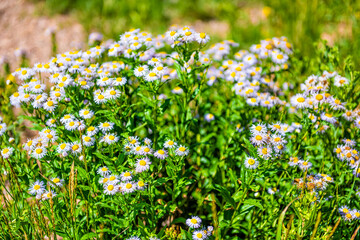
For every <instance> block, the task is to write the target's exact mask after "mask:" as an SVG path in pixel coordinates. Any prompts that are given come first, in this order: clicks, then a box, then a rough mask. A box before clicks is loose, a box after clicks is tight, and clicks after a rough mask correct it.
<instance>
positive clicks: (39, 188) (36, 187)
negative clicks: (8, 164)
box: [29, 180, 45, 195]
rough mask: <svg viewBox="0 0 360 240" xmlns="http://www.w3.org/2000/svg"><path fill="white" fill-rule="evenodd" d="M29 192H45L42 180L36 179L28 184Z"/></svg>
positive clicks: (33, 193) (39, 193)
mask: <svg viewBox="0 0 360 240" xmlns="http://www.w3.org/2000/svg"><path fill="white" fill-rule="evenodd" d="M29 192H30V194H31V195H41V194H42V193H43V192H45V185H44V183H43V182H42V181H39V180H37V181H36V182H34V183H33V184H31V185H30V188H29Z"/></svg>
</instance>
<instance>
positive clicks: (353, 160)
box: [334, 139, 360, 177]
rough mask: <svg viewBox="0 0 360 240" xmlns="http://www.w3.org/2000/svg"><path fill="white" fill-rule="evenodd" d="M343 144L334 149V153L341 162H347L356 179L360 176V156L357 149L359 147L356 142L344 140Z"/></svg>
mask: <svg viewBox="0 0 360 240" xmlns="http://www.w3.org/2000/svg"><path fill="white" fill-rule="evenodd" d="M341 142H342V143H343V144H339V145H337V147H336V148H335V149H334V153H336V156H337V157H338V159H340V161H343V162H344V161H345V162H346V164H347V165H348V166H349V167H350V168H351V169H352V172H353V174H354V176H355V177H359V176H360V167H359V164H360V156H359V152H358V150H357V149H356V148H355V146H356V145H357V143H356V141H355V140H351V139H342V140H341Z"/></svg>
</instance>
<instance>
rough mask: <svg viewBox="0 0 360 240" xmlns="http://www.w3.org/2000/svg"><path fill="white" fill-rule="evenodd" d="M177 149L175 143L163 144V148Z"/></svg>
mask: <svg viewBox="0 0 360 240" xmlns="http://www.w3.org/2000/svg"><path fill="white" fill-rule="evenodd" d="M175 147H177V143H176V142H174V141H173V140H167V141H166V142H165V143H164V148H170V149H171V148H175Z"/></svg>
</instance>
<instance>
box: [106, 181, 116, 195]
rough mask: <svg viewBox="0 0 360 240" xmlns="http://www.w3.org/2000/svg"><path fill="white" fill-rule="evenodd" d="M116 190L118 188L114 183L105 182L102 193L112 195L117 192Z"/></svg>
mask: <svg viewBox="0 0 360 240" xmlns="http://www.w3.org/2000/svg"><path fill="white" fill-rule="evenodd" d="M117 191H118V188H117V187H116V185H115V184H112V183H108V184H105V186H104V193H105V194H106V195H114V194H116V193H117Z"/></svg>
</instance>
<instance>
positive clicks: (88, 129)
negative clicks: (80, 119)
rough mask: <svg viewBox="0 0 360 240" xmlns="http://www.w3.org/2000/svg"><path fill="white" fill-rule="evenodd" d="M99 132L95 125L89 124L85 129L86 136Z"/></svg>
mask: <svg viewBox="0 0 360 240" xmlns="http://www.w3.org/2000/svg"><path fill="white" fill-rule="evenodd" d="M98 132H99V129H98V128H97V127H93V126H90V127H88V128H87V129H86V133H87V135H88V136H90V137H91V136H94V135H95V134H97V133H98Z"/></svg>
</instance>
